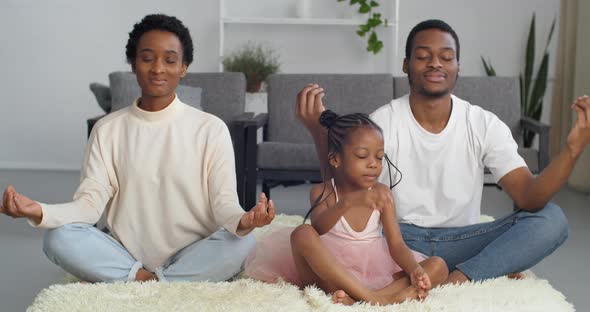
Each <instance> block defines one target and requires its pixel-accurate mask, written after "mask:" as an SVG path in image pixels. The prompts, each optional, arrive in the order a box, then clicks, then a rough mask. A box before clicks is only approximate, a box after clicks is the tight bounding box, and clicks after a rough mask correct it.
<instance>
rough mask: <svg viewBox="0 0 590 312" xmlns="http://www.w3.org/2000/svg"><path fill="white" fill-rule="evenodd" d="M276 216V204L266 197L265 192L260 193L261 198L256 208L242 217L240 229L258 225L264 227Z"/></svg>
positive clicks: (243, 229)
mask: <svg viewBox="0 0 590 312" xmlns="http://www.w3.org/2000/svg"><path fill="white" fill-rule="evenodd" d="M274 218H275V204H274V202H273V201H272V200H268V198H266V194H264V192H263V193H262V194H260V200H258V203H257V204H256V206H254V208H252V209H251V210H250V211H248V212H246V213H245V214H244V215H243V216H242V218H241V219H240V225H239V226H238V230H242V231H249V230H252V229H253V228H256V227H262V226H265V225H267V224H270V222H271V221H272V220H273V219H274Z"/></svg>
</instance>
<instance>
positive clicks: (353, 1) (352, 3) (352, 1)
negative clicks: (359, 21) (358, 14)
mask: <svg viewBox="0 0 590 312" xmlns="http://www.w3.org/2000/svg"><path fill="white" fill-rule="evenodd" d="M358 2H359V0H350V5H355V4H357V3H358Z"/></svg>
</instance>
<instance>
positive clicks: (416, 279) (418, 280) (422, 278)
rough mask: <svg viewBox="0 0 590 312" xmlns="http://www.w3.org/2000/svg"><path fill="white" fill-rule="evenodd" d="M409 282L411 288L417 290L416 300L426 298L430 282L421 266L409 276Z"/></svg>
mask: <svg viewBox="0 0 590 312" xmlns="http://www.w3.org/2000/svg"><path fill="white" fill-rule="evenodd" d="M410 281H411V282H412V286H414V287H416V290H418V298H420V299H424V298H426V295H427V294H428V291H429V290H430V288H432V283H431V282H430V277H429V276H428V273H426V271H424V268H422V266H421V265H418V267H416V269H415V270H414V271H413V272H412V274H410Z"/></svg>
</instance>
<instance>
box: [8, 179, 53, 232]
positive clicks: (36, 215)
mask: <svg viewBox="0 0 590 312" xmlns="http://www.w3.org/2000/svg"><path fill="white" fill-rule="evenodd" d="M0 213H3V214H5V215H7V216H10V217H13V218H29V219H32V220H33V221H35V223H37V224H38V223H40V222H41V219H42V218H43V210H42V209H41V205H39V203H37V202H35V201H33V200H31V199H30V198H28V197H26V196H24V195H22V194H19V193H17V192H16V190H15V189H14V187H13V186H12V185H9V186H8V187H7V188H6V190H5V191H4V195H3V197H2V205H0Z"/></svg>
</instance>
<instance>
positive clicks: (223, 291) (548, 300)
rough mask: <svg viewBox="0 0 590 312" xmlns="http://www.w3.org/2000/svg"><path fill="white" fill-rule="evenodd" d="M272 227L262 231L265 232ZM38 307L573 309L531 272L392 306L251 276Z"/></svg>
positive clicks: (64, 298)
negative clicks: (340, 299) (336, 299)
mask: <svg viewBox="0 0 590 312" xmlns="http://www.w3.org/2000/svg"><path fill="white" fill-rule="evenodd" d="M300 223H301V217H294V216H284V215H280V216H278V217H277V219H276V220H275V222H273V224H274V226H273V227H276V226H281V225H296V224H300ZM270 230H272V227H269V228H265V229H260V230H258V231H257V232H256V233H255V235H256V236H257V237H261V236H264V235H265V234H266V233H268V232H269V231H270ZM27 311H29V312H37V311H44V312H45V311H46V312H51V311H56V312H58V311H59V312H62V311H142V312H148V311H272V312H275V311H325V312H329V311H399V312H401V311H408V312H410V311H449V312H451V311H453V312H455V311H457V312H461V311H465V312H467V311H468V312H474V311H506V312H508V311H575V309H574V307H573V306H572V305H571V304H570V303H568V302H567V301H566V300H565V297H564V296H563V294H561V293H560V292H559V291H557V290H555V289H554V288H552V287H551V285H550V284H549V283H548V282H547V281H546V280H543V279H538V278H536V277H534V275H533V274H530V276H529V277H527V278H525V279H524V280H510V279H507V278H505V277H502V278H497V279H493V280H488V281H485V282H481V283H465V284H463V285H459V286H457V285H447V286H443V287H439V288H435V289H433V290H432V291H430V293H429V296H428V297H427V298H426V299H425V300H424V301H422V302H417V301H410V302H404V303H402V304H398V305H390V306H383V307H378V306H370V305H367V304H355V305H354V306H350V307H346V306H343V305H336V304H332V303H331V298H330V296H328V295H326V294H325V293H324V292H323V291H321V290H319V289H318V288H315V287H307V288H306V289H305V290H303V291H301V290H299V289H298V288H297V287H295V286H292V285H289V284H284V283H281V284H266V283H263V282H259V281H254V280H250V279H239V280H236V281H233V282H224V283H207V282H191V283H189V282H186V283H158V282H149V283H114V284H104V283H98V284H81V283H70V284H64V285H53V286H51V287H49V288H47V289H44V290H43V291H42V292H41V293H40V294H39V295H38V296H37V298H36V299H35V301H34V302H33V304H32V305H31V306H30V307H29V308H28V309H27Z"/></svg>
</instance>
